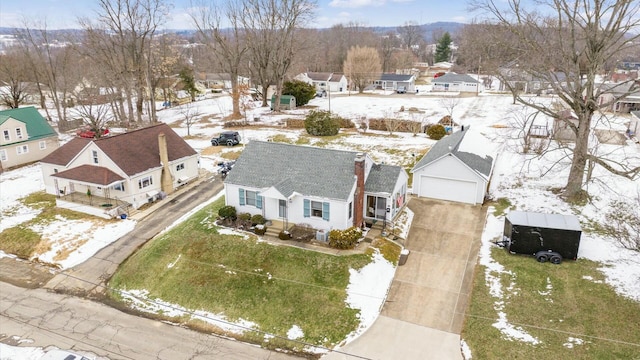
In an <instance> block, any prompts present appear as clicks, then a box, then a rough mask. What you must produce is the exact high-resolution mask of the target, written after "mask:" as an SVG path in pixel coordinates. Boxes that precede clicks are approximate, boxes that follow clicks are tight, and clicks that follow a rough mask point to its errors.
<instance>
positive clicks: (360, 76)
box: [344, 46, 382, 94]
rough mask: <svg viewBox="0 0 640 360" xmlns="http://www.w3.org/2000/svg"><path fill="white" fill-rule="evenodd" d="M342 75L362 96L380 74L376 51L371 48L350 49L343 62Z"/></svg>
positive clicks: (357, 47) (380, 69) (358, 47)
mask: <svg viewBox="0 0 640 360" xmlns="http://www.w3.org/2000/svg"><path fill="white" fill-rule="evenodd" d="M344 73H345V75H346V76H347V78H348V79H349V81H350V82H351V83H352V84H354V86H355V87H356V88H358V92H359V93H360V94H362V93H363V92H364V89H365V87H367V86H368V85H369V84H371V83H372V82H373V81H374V80H376V79H379V78H380V74H381V73H382V67H381V65H380V58H379V57H378V51H377V50H376V49H374V48H372V47H360V46H356V47H353V48H351V49H350V50H349V52H348V53H347V59H346V60H345V61H344Z"/></svg>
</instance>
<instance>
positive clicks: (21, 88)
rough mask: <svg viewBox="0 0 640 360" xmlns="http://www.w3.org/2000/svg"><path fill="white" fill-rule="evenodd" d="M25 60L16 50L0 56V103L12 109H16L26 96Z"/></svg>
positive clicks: (27, 72)
mask: <svg viewBox="0 0 640 360" xmlns="http://www.w3.org/2000/svg"><path fill="white" fill-rule="evenodd" d="M26 65H27V64H26V62H25V58H24V56H22V54H21V53H20V52H18V51H17V49H9V51H7V52H6V53H5V54H2V55H0V86H3V87H4V88H5V89H6V90H4V91H0V101H1V102H2V103H3V104H4V105H6V106H8V107H10V108H12V109H15V108H18V107H19V106H20V104H22V103H23V102H24V101H25V99H26V97H27V95H28V84H29V83H28V74H29V71H28V68H27V66H26Z"/></svg>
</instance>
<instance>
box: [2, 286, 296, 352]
mask: <svg viewBox="0 0 640 360" xmlns="http://www.w3.org/2000/svg"><path fill="white" fill-rule="evenodd" d="M14 337H18V338H19V339H20V340H23V341H24V340H31V342H26V343H24V342H23V343H22V345H24V346H36V347H45V348H46V347H47V346H50V345H55V346H56V347H58V348H61V349H72V350H74V351H76V352H79V353H85V352H90V353H93V354H96V355H98V357H99V359H105V358H108V359H112V360H117V359H136V360H147V359H149V360H151V359H154V360H165V359H166V360H181V359H231V360H235V359H269V360H274V359H295V357H292V356H289V355H286V354H281V353H275V352H271V351H268V350H265V349H262V348H260V347H259V346H255V345H250V344H246V343H242V342H238V341H234V340H230V339H226V338H222V337H218V336H214V335H209V334H205V333H199V332H196V331H192V330H189V329H186V328H182V327H180V326H176V325H170V324H167V323H165V322H161V321H156V320H150V319H146V318H142V317H138V316H132V315H129V314H126V313H123V312H121V311H119V310H116V309H114V308H111V307H109V306H106V305H104V304H101V303H99V302H95V301H90V300H86V299H81V298H77V297H74V296H68V295H62V294H56V293H52V292H50V291H47V290H44V289H24V288H20V287H16V286H13V285H10V284H7V283H0V341H2V342H4V343H9V344H12V345H17V342H18V341H17V339H15V338H14ZM0 356H1V354H0Z"/></svg>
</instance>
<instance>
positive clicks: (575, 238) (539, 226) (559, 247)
mask: <svg viewBox="0 0 640 360" xmlns="http://www.w3.org/2000/svg"><path fill="white" fill-rule="evenodd" d="M581 235H582V228H581V227H580V222H579V221H578V218H576V217H575V216H572V215H560V214H544V213H535V212H523V211H512V212H510V213H509V214H507V216H506V218H505V221H504V236H503V242H502V244H504V245H505V246H506V247H507V249H508V250H509V251H510V252H513V253H517V254H529V255H534V256H535V257H536V259H537V260H538V261H540V262H545V261H547V260H549V261H551V262H552V263H554V264H559V263H560V262H562V259H563V258H564V259H572V260H575V259H576V258H577V257H578V248H579V247H580V236H581Z"/></svg>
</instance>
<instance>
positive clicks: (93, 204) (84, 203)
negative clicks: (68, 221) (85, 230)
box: [56, 192, 131, 219]
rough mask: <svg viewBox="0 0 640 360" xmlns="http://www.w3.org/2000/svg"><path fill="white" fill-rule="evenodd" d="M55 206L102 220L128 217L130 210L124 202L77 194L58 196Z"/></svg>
mask: <svg viewBox="0 0 640 360" xmlns="http://www.w3.org/2000/svg"><path fill="white" fill-rule="evenodd" d="M56 206H58V207H61V208H64V209H69V210H73V211H79V212H83V213H87V214H91V215H94V216H98V217H101V218H104V219H113V218H115V217H118V216H120V215H121V214H127V215H128V214H129V211H130V210H131V204H130V203H128V202H126V201H122V200H119V199H114V198H106V197H102V196H97V195H87V194H84V193H79V192H72V193H69V194H66V195H61V196H58V198H56Z"/></svg>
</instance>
